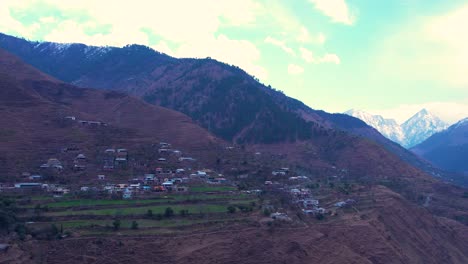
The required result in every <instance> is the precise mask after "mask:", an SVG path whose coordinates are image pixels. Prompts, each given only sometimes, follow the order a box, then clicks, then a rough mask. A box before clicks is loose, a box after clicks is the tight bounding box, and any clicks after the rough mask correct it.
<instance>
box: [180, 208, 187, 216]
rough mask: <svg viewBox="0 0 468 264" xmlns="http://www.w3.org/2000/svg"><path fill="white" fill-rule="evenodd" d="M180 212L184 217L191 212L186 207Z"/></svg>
mask: <svg viewBox="0 0 468 264" xmlns="http://www.w3.org/2000/svg"><path fill="white" fill-rule="evenodd" d="M179 213H180V216H182V217H185V216H187V215H188V214H189V212H188V210H186V209H182V210H180V211H179Z"/></svg>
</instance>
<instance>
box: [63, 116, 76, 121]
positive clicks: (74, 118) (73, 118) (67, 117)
mask: <svg viewBox="0 0 468 264" xmlns="http://www.w3.org/2000/svg"><path fill="white" fill-rule="evenodd" d="M64 118H65V119H67V120H72V121H75V120H76V117H74V116H66V117H64Z"/></svg>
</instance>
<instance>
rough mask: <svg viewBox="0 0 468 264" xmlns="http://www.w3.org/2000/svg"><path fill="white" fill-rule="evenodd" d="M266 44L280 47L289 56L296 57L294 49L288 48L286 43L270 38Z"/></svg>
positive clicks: (266, 40)
mask: <svg viewBox="0 0 468 264" xmlns="http://www.w3.org/2000/svg"><path fill="white" fill-rule="evenodd" d="M264 42H265V43H269V44H272V45H275V46H277V47H280V48H281V49H282V50H283V51H284V52H286V53H288V54H289V55H293V56H294V55H295V53H294V51H293V49H292V48H290V47H288V46H287V45H286V43H285V42H284V41H281V40H278V39H275V38H273V37H270V36H268V37H266V38H265V40H264Z"/></svg>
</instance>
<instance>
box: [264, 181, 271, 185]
mask: <svg viewBox="0 0 468 264" xmlns="http://www.w3.org/2000/svg"><path fill="white" fill-rule="evenodd" d="M272 184H273V182H272V181H265V185H272Z"/></svg>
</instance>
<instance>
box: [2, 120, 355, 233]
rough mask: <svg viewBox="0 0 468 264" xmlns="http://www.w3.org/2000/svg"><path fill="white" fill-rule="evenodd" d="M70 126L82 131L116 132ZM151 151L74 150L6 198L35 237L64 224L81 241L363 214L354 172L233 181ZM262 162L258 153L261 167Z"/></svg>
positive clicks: (167, 152)
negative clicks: (348, 175) (93, 237)
mask: <svg viewBox="0 0 468 264" xmlns="http://www.w3.org/2000/svg"><path fill="white" fill-rule="evenodd" d="M66 119H67V120H69V121H73V122H77V123H78V124H79V125H80V126H106V124H105V123H102V122H99V121H81V120H78V119H76V118H75V117H66ZM149 149H150V151H149V152H148V151H147V150H146V151H147V152H148V153H150V155H149V157H146V158H144V159H143V158H142V157H143V156H144V155H143V156H142V154H141V153H139V151H138V150H137V149H132V147H129V146H108V147H103V148H99V149H97V150H96V151H94V152H93V151H90V150H87V151H83V150H80V148H78V147H74V146H71V147H64V148H62V149H61V150H60V151H59V152H57V155H56V156H52V157H48V158H46V159H44V160H43V161H42V162H39V163H38V164H37V167H36V168H32V169H31V171H30V172H23V173H22V174H21V176H20V177H18V180H17V181H16V182H13V183H3V184H2V185H1V186H0V194H1V195H2V196H6V197H16V198H17V201H18V204H19V206H20V208H22V211H23V213H22V214H21V215H20V216H21V218H23V219H25V221H26V222H27V226H28V228H30V229H31V230H44V229H46V230H48V229H50V227H51V226H55V227H56V226H61V227H62V228H65V230H68V231H69V232H78V233H80V234H96V233H100V234H101V233H108V232H111V233H112V232H115V231H116V230H117V229H119V230H120V232H136V230H137V229H138V230H139V231H138V232H143V231H142V230H145V232H162V230H165V231H164V232H174V231H175V230H179V229H180V228H188V227H189V226H190V227H192V228H193V227H197V226H198V227H200V225H201V226H203V228H212V227H216V226H217V225H219V224H220V223H222V225H226V224H228V223H231V224H232V223H244V224H245V223H250V224H253V225H257V224H259V223H260V225H262V223H269V224H268V225H270V224H271V223H276V224H275V225H284V224H286V225H291V224H292V225H296V224H297V223H298V221H299V222H302V221H306V222H308V221H327V220H330V219H334V217H335V218H336V216H337V215H338V211H341V213H343V212H345V211H346V212H354V211H357V210H356V209H355V205H356V204H357V199H356V195H351V196H350V195H349V193H350V192H354V191H355V190H356V189H357V188H358V187H356V186H352V185H350V184H349V183H346V184H344V183H343V181H342V179H343V178H345V177H346V170H345V169H342V170H339V169H335V168H333V170H335V171H336V175H332V176H326V177H314V176H311V175H309V176H305V175H298V173H297V172H296V171H295V170H294V169H291V168H289V167H280V168H274V167H271V169H269V171H268V170H267V171H265V172H264V173H263V174H260V173H258V172H257V171H255V168H256V167H258V166H259V165H258V164H260V163H261V162H260V163H253V162H251V164H250V165H246V166H244V168H243V169H239V168H234V167H232V168H230V170H228V171H227V174H223V172H224V173H226V168H223V167H221V166H216V165H215V167H217V168H216V169H215V168H214V167H211V168H207V167H206V166H205V165H204V164H203V163H202V162H199V159H198V158H197V157H196V156H193V155H190V154H187V153H185V152H184V151H182V150H180V149H178V148H176V147H175V146H173V145H172V144H171V143H169V142H157V143H154V144H152V145H151V147H150V148H149ZM140 152H141V151H140ZM148 153H146V154H148ZM222 153H225V156H232V157H234V158H233V159H239V158H238V156H236V155H238V154H239V153H240V154H241V155H245V154H243V153H244V152H243V151H240V150H239V148H238V147H237V146H226V147H224V149H223V151H222ZM236 153H237V154H236ZM146 154H145V155H146ZM146 156H148V155H146ZM261 156H262V153H260V152H258V151H256V152H254V153H252V157H253V158H251V159H252V160H259V159H260V158H261ZM232 157H231V158H232ZM244 158H245V157H244ZM262 162H263V161H262ZM217 163H221V161H220V158H218V160H217ZM240 164H248V163H247V162H245V161H243V162H241V163H240ZM238 165H239V164H238ZM233 166H234V165H233ZM249 166H250V167H249ZM334 185H336V186H334ZM308 219H309V220H308ZM116 221H118V222H116ZM117 223H119V224H117ZM120 223H124V224H120ZM115 225H119V227H116V226H115ZM120 225H122V228H121V227H120ZM124 226H126V227H124ZM136 226H139V228H137V227H136ZM168 230H169V231H168ZM37 232H38V231H37ZM61 233H63V232H61ZM32 234H34V232H32ZM62 235H63V234H62Z"/></svg>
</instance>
